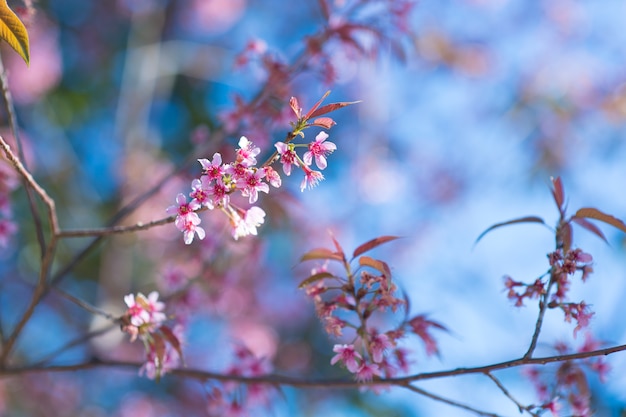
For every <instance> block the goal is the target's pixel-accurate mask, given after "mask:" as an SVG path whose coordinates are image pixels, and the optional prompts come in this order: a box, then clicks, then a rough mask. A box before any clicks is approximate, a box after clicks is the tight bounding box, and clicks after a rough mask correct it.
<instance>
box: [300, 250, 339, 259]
mask: <svg viewBox="0 0 626 417" xmlns="http://www.w3.org/2000/svg"><path fill="white" fill-rule="evenodd" d="M312 259H330V260H335V261H339V262H342V261H343V256H341V254H338V253H335V252H333V251H331V250H330V249H326V248H317V249H313V250H310V251H308V252H307V253H305V254H304V255H302V257H301V258H300V262H303V261H310V260H312Z"/></svg>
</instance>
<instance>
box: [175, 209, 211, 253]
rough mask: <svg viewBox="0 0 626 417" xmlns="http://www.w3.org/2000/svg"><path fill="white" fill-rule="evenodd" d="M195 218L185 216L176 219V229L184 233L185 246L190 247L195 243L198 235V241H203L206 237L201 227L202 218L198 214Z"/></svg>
mask: <svg viewBox="0 0 626 417" xmlns="http://www.w3.org/2000/svg"><path fill="white" fill-rule="evenodd" d="M192 214H195V216H194V217H192V216H185V217H179V218H177V219H176V221H175V224H176V227H177V228H178V229H179V230H180V231H182V232H183V240H184V241H185V245H190V244H191V242H193V238H194V236H195V235H198V239H200V240H203V239H204V238H205V237H206V232H205V231H204V229H203V228H202V227H200V226H198V225H199V224H200V217H198V215H197V214H196V213H192Z"/></svg>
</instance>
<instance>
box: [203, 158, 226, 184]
mask: <svg viewBox="0 0 626 417" xmlns="http://www.w3.org/2000/svg"><path fill="white" fill-rule="evenodd" d="M198 162H200V164H201V165H202V169H203V170H204V175H205V176H206V177H207V178H208V179H210V180H216V179H218V178H221V177H222V175H224V167H223V166H222V155H220V154H219V153H218V152H216V153H214V154H213V159H212V160H211V161H209V160H208V159H206V158H203V159H198Z"/></svg>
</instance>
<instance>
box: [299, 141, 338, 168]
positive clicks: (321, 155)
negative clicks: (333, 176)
mask: <svg viewBox="0 0 626 417" xmlns="http://www.w3.org/2000/svg"><path fill="white" fill-rule="evenodd" d="M327 138H328V133H326V132H320V133H318V134H317V136H316V137H315V141H313V142H311V143H310V144H309V150H308V151H307V152H305V153H304V155H303V158H302V159H303V160H304V163H305V164H307V165H311V163H312V162H313V158H314V157H315V164H316V165H317V167H318V168H319V169H325V168H326V166H327V163H326V155H328V154H330V153H332V152H333V151H335V150H336V149H337V145H335V144H334V143H332V142H325V141H326V139H327Z"/></svg>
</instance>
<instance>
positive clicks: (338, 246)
mask: <svg viewBox="0 0 626 417" xmlns="http://www.w3.org/2000/svg"><path fill="white" fill-rule="evenodd" d="M330 238H331V239H332V240H333V245H335V249H337V252H336V253H337V255H339V256H341V260H342V261H345V259H346V254H345V253H344V252H343V248H342V247H341V245H340V244H339V242H337V239H335V236H333V235H332V234H331V235H330Z"/></svg>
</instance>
